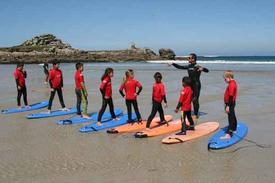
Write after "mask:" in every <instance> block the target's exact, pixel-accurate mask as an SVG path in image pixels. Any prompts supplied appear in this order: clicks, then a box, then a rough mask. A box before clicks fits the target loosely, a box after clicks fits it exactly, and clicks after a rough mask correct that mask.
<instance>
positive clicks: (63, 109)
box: [61, 107, 70, 111]
mask: <svg viewBox="0 0 275 183" xmlns="http://www.w3.org/2000/svg"><path fill="white" fill-rule="evenodd" d="M61 110H62V111H69V110H70V109H68V108H66V107H64V108H62V109H61Z"/></svg>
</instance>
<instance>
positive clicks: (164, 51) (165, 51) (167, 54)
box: [159, 48, 176, 60]
mask: <svg viewBox="0 0 275 183" xmlns="http://www.w3.org/2000/svg"><path fill="white" fill-rule="evenodd" d="M159 56H160V57H161V58H163V59H167V60H174V59H175V56H176V54H175V52H174V51H173V50H172V49H170V48H161V49H159Z"/></svg>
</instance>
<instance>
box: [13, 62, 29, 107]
mask: <svg viewBox="0 0 275 183" xmlns="http://www.w3.org/2000/svg"><path fill="white" fill-rule="evenodd" d="M25 78H27V72H26V71H24V64H22V63H20V64H17V67H16V69H15V71H14V79H15V82H16V88H17V105H18V108H19V109H21V96H22V94H23V99H24V104H25V106H26V107H30V106H29V104H28V99H27V88H26V83H25Z"/></svg>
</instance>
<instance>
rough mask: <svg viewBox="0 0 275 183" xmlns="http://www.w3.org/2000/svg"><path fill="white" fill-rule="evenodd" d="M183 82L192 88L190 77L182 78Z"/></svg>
mask: <svg viewBox="0 0 275 183" xmlns="http://www.w3.org/2000/svg"><path fill="white" fill-rule="evenodd" d="M182 82H183V83H184V84H185V85H187V86H191V82H192V81H191V79H190V77H187V76H185V77H183V78H182Z"/></svg>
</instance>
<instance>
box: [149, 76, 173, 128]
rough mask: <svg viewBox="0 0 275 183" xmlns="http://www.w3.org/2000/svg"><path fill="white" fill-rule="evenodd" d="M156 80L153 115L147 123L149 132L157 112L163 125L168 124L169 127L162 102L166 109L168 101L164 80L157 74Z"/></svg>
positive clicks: (153, 95)
mask: <svg viewBox="0 0 275 183" xmlns="http://www.w3.org/2000/svg"><path fill="white" fill-rule="evenodd" d="M154 78H155V81H156V82H155V83H154V85H153V93H152V102H153V106H152V111H151V114H150V116H149V117H148V120H147V123H146V129H147V130H149V128H150V124H151V122H152V120H153V118H154V117H155V115H156V113H157V112H159V117H160V121H161V123H166V124H167V125H168V122H167V121H165V118H164V112H163V108H162V101H164V104H165V107H167V100H166V94H165V87H164V84H163V83H162V82H161V80H162V75H161V73H159V72H156V73H155V75H154Z"/></svg>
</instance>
